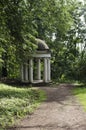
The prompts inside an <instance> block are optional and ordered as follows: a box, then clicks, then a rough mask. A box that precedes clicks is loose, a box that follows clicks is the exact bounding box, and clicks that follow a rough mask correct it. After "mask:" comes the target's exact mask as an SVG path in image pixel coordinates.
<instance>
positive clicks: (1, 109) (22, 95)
mask: <svg viewBox="0 0 86 130" xmlns="http://www.w3.org/2000/svg"><path fill="white" fill-rule="evenodd" d="M45 98H46V96H45V93H44V91H42V90H38V89H36V88H33V89H32V88H17V87H12V86H8V85H5V84H0V128H6V127H9V126H12V125H13V124H14V123H16V122H15V121H16V120H17V119H19V118H23V117H24V116H25V115H27V114H29V113H32V112H33V110H34V109H35V108H36V107H37V106H38V105H39V104H40V102H42V101H43V100H45ZM0 130H1V129H0Z"/></svg>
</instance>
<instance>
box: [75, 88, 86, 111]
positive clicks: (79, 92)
mask: <svg viewBox="0 0 86 130" xmlns="http://www.w3.org/2000/svg"><path fill="white" fill-rule="evenodd" d="M73 93H74V95H75V96H76V97H77V98H78V100H79V101H80V103H81V105H82V106H83V108H84V109H85V111H86V87H85V86H84V87H76V88H74V90H73Z"/></svg>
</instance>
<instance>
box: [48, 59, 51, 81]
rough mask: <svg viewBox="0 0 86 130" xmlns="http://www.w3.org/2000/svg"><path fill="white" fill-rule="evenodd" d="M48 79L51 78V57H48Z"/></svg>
mask: <svg viewBox="0 0 86 130" xmlns="http://www.w3.org/2000/svg"><path fill="white" fill-rule="evenodd" d="M47 79H48V81H50V80H51V69H50V58H48V59H47Z"/></svg>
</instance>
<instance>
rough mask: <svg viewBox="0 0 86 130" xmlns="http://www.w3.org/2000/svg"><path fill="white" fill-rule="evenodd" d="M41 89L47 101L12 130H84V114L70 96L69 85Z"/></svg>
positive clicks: (85, 122)
mask: <svg viewBox="0 0 86 130" xmlns="http://www.w3.org/2000/svg"><path fill="white" fill-rule="evenodd" d="M41 89H43V90H45V91H46V93H47V100H46V101H45V102H44V103H42V104H41V106H40V107H39V108H38V109H37V110H36V111H35V112H34V113H33V114H32V115H30V116H28V117H27V118H25V119H23V120H22V121H21V122H20V123H19V125H18V126H17V128H15V129H12V130H86V113H85V112H84V110H83V108H82V107H81V106H80V104H79V102H78V101H77V100H76V98H75V97H74V96H73V95H72V94H71V89H72V86H71V85H65V84H63V85H59V86H58V87H57V88H55V87H53V88H51V87H41Z"/></svg>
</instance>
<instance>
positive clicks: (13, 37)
mask: <svg viewBox="0 0 86 130" xmlns="http://www.w3.org/2000/svg"><path fill="white" fill-rule="evenodd" d="M35 38H40V39H43V40H45V41H46V43H47V44H48V46H49V47H50V49H51V54H52V58H51V71H52V79H56V80H58V81H65V80H78V81H81V82H86V3H84V4H82V3H81V2H78V1H77V0H0V79H2V78H3V77H7V78H8V79H19V78H20V73H19V72H20V69H19V68H20V63H21V62H24V61H25V60H27V58H28V57H30V56H31V54H32V53H35V50H36V46H35V44H34V43H35Z"/></svg>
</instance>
